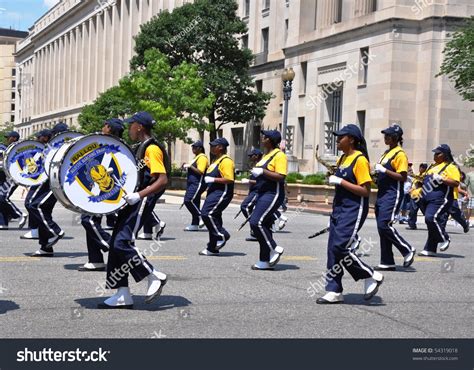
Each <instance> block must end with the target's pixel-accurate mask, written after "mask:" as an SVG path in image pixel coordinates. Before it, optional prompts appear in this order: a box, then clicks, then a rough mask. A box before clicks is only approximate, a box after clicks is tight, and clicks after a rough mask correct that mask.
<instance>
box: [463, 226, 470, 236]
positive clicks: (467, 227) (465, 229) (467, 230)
mask: <svg viewBox="0 0 474 370" xmlns="http://www.w3.org/2000/svg"><path fill="white" fill-rule="evenodd" d="M463 230H464V234H465V233H468V232H469V224H467V225H466V227H465V228H464V229H463Z"/></svg>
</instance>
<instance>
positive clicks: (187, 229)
mask: <svg viewBox="0 0 474 370" xmlns="http://www.w3.org/2000/svg"><path fill="white" fill-rule="evenodd" d="M184 231H199V226H198V225H188V226H186V227H185V228H184Z"/></svg>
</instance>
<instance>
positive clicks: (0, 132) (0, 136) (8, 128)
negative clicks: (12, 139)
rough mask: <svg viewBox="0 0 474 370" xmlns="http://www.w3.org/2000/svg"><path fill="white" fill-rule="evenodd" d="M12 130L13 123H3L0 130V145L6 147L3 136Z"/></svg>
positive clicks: (5, 140)
mask: <svg viewBox="0 0 474 370" xmlns="http://www.w3.org/2000/svg"><path fill="white" fill-rule="evenodd" d="M14 129H15V127H14V126H13V123H10V122H5V124H4V125H3V126H2V128H1V130H0V144H4V145H6V142H7V139H5V135H6V134H7V133H9V132H10V131H13V130H14Z"/></svg>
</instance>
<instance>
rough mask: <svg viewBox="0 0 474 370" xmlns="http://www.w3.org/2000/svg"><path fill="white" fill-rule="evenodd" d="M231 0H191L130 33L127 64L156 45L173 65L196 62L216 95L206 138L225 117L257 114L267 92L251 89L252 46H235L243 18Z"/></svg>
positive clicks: (141, 60) (136, 66)
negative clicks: (131, 46)
mask: <svg viewBox="0 0 474 370" xmlns="http://www.w3.org/2000/svg"><path fill="white" fill-rule="evenodd" d="M237 8H238V4H237V2H236V1H235V0H196V1H195V2H194V3H190V4H185V5H183V6H181V7H179V8H176V9H174V10H173V12H172V13H169V12H168V11H164V12H162V13H160V14H159V15H158V16H156V17H154V18H153V19H152V20H151V21H149V22H148V23H146V24H144V25H142V26H141V30H140V33H139V34H138V35H137V36H136V38H135V42H136V43H135V52H136V55H135V56H134V57H133V58H132V60H131V68H132V70H140V68H142V67H143V66H144V64H145V55H146V51H147V50H149V49H150V48H157V49H158V50H160V51H161V52H162V53H163V54H165V55H167V56H168V58H169V60H170V63H171V65H172V66H177V65H179V64H181V63H182V62H188V63H193V64H196V65H198V67H199V74H200V75H201V76H202V78H203V79H204V82H205V88H206V92H207V94H209V95H211V94H212V95H214V96H215V97H216V100H215V102H214V104H213V106H212V109H211V111H210V112H209V115H208V119H209V122H210V125H211V127H210V128H211V138H214V137H215V136H216V130H217V129H219V128H220V127H221V126H222V125H224V124H227V123H246V122H248V121H249V120H251V119H253V118H255V119H262V118H263V117H264V115H265V110H266V107H267V105H268V102H269V100H270V98H271V94H269V93H264V92H257V91H255V89H254V87H255V84H254V81H253V80H252V78H251V76H250V73H249V70H250V65H251V62H252V59H253V55H252V52H251V51H250V50H249V49H247V48H244V49H242V48H240V46H239V43H240V39H241V36H242V35H244V34H246V33H247V31H248V30H247V26H246V24H245V23H244V22H243V21H242V20H241V19H240V18H239V17H238V16H237V15H236V11H237Z"/></svg>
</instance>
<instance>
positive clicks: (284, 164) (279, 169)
mask: <svg viewBox="0 0 474 370" xmlns="http://www.w3.org/2000/svg"><path fill="white" fill-rule="evenodd" d="M275 153H277V154H276V155H275V156H274V157H273V158H272V160H271V161H270V162H269V163H268V165H267V169H268V170H269V171H272V172H276V173H279V174H280V175H283V176H286V174H287V173H288V158H287V157H286V154H285V153H283V152H282V151H281V150H280V149H278V148H275V149H273V150H272V151H271V152H269V153H268V154H265V155H264V156H263V158H262V159H261V160H260V161H259V162H258V163H257V164H256V167H259V166H263V165H264V164H265V162H266V161H268V159H269V158H271V157H272V156H273V155H274V154H275Z"/></svg>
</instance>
